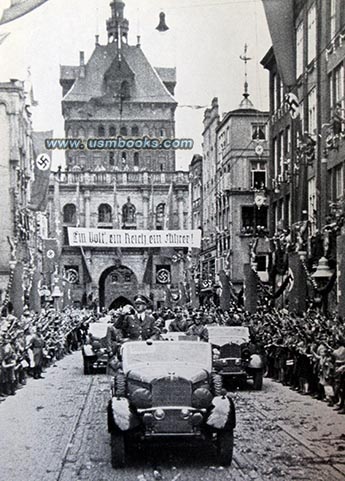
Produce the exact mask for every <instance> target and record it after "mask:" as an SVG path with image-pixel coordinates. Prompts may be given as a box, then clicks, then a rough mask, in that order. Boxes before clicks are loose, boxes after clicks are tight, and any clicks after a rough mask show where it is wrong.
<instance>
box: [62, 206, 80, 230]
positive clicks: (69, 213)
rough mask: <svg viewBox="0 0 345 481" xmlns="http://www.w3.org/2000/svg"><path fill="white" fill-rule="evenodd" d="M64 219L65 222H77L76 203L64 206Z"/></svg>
mask: <svg viewBox="0 0 345 481" xmlns="http://www.w3.org/2000/svg"><path fill="white" fill-rule="evenodd" d="M63 221H64V223H65V224H73V225H75V224H76V223H77V208H76V206H75V205H74V204H66V205H65V207H64V208H63Z"/></svg>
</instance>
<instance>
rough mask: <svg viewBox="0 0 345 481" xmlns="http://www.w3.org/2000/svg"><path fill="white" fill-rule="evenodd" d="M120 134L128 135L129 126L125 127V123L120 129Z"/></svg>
mask: <svg viewBox="0 0 345 481" xmlns="http://www.w3.org/2000/svg"><path fill="white" fill-rule="evenodd" d="M120 134H121V135H123V136H124V137H126V136H127V127H125V126H124V125H123V126H122V127H121V129H120Z"/></svg>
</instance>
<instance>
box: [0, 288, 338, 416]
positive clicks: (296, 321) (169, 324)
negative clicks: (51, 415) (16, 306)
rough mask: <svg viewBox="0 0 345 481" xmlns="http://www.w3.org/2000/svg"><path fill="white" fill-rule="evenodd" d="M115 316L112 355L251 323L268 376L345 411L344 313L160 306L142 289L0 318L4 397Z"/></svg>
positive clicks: (110, 345)
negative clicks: (143, 343)
mask: <svg viewBox="0 0 345 481" xmlns="http://www.w3.org/2000/svg"><path fill="white" fill-rule="evenodd" d="M99 318H102V320H103V322H107V323H109V326H108V333H107V339H106V344H107V350H108V354H109V357H110V358H112V357H114V355H115V354H116V353H117V352H118V349H119V346H120V345H121V343H122V342H123V341H124V340H127V339H129V340H146V339H149V338H153V339H160V338H161V335H162V334H163V333H164V332H165V333H166V332H167V331H170V332H180V333H183V334H186V335H190V336H193V337H198V338H199V339H200V340H202V341H208V331H207V326H209V325H223V326H226V325H228V326H240V325H245V326H249V328H250V332H251V337H252V342H253V343H256V344H257V345H258V348H260V350H261V352H265V365H266V373H267V376H268V377H270V378H272V379H273V380H275V381H277V382H280V383H282V384H284V385H286V386H289V387H290V388H291V389H294V390H296V391H298V392H300V393H301V395H311V396H314V397H315V398H317V399H320V400H323V401H325V402H327V403H328V405H329V406H332V407H333V408H334V409H336V410H337V411H338V412H339V413H340V414H345V324H344V321H343V319H341V318H340V317H338V316H336V315H335V316H333V317H326V316H324V315H323V314H321V313H320V312H318V311H316V310H309V311H307V312H306V313H305V314H303V315H302V316H296V315H293V314H291V313H289V312H288V311H286V310H285V309H281V310H279V311H278V310H276V309H272V308H267V309H265V308H261V309H260V311H259V312H257V313H256V314H252V315H250V314H248V313H246V312H245V311H244V310H243V309H241V308H239V307H237V306H233V307H231V308H230V309H229V310H228V311H226V312H223V311H222V310H221V309H219V308H217V307H216V306H207V307H201V308H198V309H196V308H192V307H190V308H189V307H181V306H177V307H174V308H168V307H164V308H161V309H158V310H156V311H153V310H152V309H151V308H150V306H148V304H147V301H146V299H145V298H144V297H142V296H137V298H136V299H135V302H134V307H133V306H130V305H128V306H125V307H123V308H120V309H117V310H115V311H110V312H108V313H105V312H103V313H101V314H97V313H95V312H94V311H91V310H86V309H71V308H67V309H65V310H64V311H62V312H60V313H58V312H56V311H55V310H54V309H50V310H48V311H46V312H42V313H41V314H40V315H34V314H33V313H31V312H30V311H29V310H26V311H25V312H24V314H23V316H22V317H21V319H17V318H15V317H14V316H12V315H9V316H7V317H6V318H2V320H1V324H0V366H1V367H0V399H3V398H4V397H6V396H8V395H13V394H15V390H16V389H17V388H18V387H20V386H21V385H23V384H25V383H26V378H27V376H32V377H33V378H35V379H39V378H40V377H42V369H43V368H44V367H47V366H49V365H51V364H52V363H54V362H56V360H59V359H60V358H62V357H63V356H64V355H66V354H68V353H70V352H72V351H73V350H77V349H79V348H80V347H81V346H82V345H83V344H84V343H85V341H86V339H87V331H88V326H89V324H90V322H94V321H97V320H98V319H99Z"/></svg>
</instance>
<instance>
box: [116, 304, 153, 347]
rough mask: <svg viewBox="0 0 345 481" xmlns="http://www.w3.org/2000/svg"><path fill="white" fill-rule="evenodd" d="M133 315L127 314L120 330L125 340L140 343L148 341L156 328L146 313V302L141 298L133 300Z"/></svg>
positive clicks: (151, 318) (151, 317)
mask: <svg viewBox="0 0 345 481" xmlns="http://www.w3.org/2000/svg"><path fill="white" fill-rule="evenodd" d="M134 307H135V313H134V314H129V315H127V316H126V317H125V319H124V320H123V322H122V326H121V330H122V335H123V337H124V338H125V339H130V340H131V341H141V340H144V341H145V340H147V339H150V338H151V337H152V336H154V335H156V334H157V327H156V325H155V319H154V317H153V316H151V315H150V314H148V313H147V312H146V309H147V301H146V299H145V297H143V296H136V297H135V299H134Z"/></svg>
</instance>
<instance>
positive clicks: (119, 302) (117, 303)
mask: <svg viewBox="0 0 345 481" xmlns="http://www.w3.org/2000/svg"><path fill="white" fill-rule="evenodd" d="M128 305H132V302H131V301H130V300H129V299H128V298H127V297H123V296H120V297H117V298H116V299H115V300H114V301H113V302H112V303H111V304H110V306H109V309H114V310H116V309H119V308H120V307H124V306H128Z"/></svg>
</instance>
